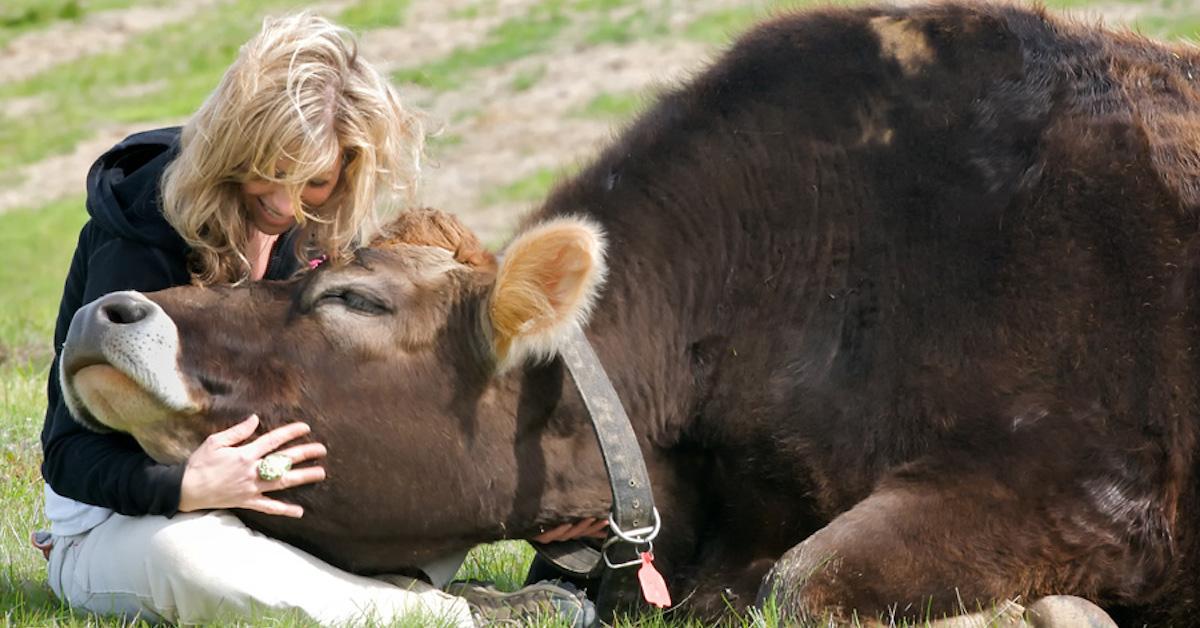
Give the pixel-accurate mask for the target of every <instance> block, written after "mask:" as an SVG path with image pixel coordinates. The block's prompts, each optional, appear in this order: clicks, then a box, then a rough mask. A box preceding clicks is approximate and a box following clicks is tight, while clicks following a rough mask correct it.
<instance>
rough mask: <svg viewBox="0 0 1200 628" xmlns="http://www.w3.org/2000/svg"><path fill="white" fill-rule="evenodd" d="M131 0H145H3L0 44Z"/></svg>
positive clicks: (131, 3)
mask: <svg viewBox="0 0 1200 628" xmlns="http://www.w3.org/2000/svg"><path fill="white" fill-rule="evenodd" d="M134 4H145V3H144V2H138V1H137V0H5V1H4V3H3V4H0V47H3V46H4V45H5V44H7V43H8V42H9V41H11V40H12V39H13V38H14V37H16V36H18V35H21V34H23V33H27V32H29V31H36V30H41V29H44V28H46V27H47V26H50V25H51V24H54V23H56V22H77V21H80V20H82V19H83V18H85V17H86V16H87V15H88V14H89V13H95V12H97V11H106V10H109V9H121V8H125V7H127V6H130V5H134ZM155 4H161V2H156V3H155Z"/></svg>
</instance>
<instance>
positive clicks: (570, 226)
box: [489, 218, 605, 369]
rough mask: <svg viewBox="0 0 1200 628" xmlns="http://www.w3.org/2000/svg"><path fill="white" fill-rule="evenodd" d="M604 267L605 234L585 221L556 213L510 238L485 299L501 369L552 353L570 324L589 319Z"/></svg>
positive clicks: (602, 278)
mask: <svg viewBox="0 0 1200 628" xmlns="http://www.w3.org/2000/svg"><path fill="white" fill-rule="evenodd" d="M604 272H605V264H604V235H603V233H602V232H601V231H600V229H599V228H598V227H597V226H596V225H594V224H592V223H590V222H588V221H586V220H582V219H578V218H560V219H557V220H553V221H550V222H547V223H544V224H541V225H538V226H536V227H534V228H532V229H530V230H528V231H526V232H525V233H523V234H521V235H520V236H518V237H517V238H516V239H515V240H513V242H512V244H510V245H509V246H508V248H507V249H506V250H505V252H504V257H503V259H502V261H501V263H500V270H499V272H498V273H497V274H496V284H495V287H494V288H493V289H492V295H491V300H490V304H489V305H490V311H489V319H490V324H491V331H492V334H491V335H492V348H493V350H494V351H495V354H496V357H497V358H498V359H499V363H500V367H501V369H503V368H506V367H508V366H511V365H514V364H518V363H520V362H522V361H523V360H525V359H526V358H529V357H543V358H544V357H549V356H551V355H553V354H554V353H555V352H556V351H557V349H558V346H559V343H560V342H561V339H562V337H563V335H564V332H565V331H566V330H567V329H569V327H570V325H572V324H574V323H579V324H583V323H584V322H585V321H586V320H587V317H588V314H589V312H590V310H591V306H592V302H593V301H595V299H596V295H597V293H599V291H600V285H601V283H603V281H604Z"/></svg>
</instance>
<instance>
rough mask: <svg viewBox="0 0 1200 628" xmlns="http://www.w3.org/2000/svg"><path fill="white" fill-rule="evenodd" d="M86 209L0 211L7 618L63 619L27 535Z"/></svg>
mask: <svg viewBox="0 0 1200 628" xmlns="http://www.w3.org/2000/svg"><path fill="white" fill-rule="evenodd" d="M86 216H87V214H86V213H85V212H84V209H83V199H82V198H73V199H69V200H65V201H62V202H59V203H55V204H53V205H50V206H48V207H44V208H42V209H38V210H21V211H13V212H9V213H6V214H0V250H3V251H4V252H5V255H6V259H5V263H4V264H0V294H2V295H4V300H3V304H4V307H3V308H2V309H0V354H4V355H5V356H6V357H4V358H2V359H0V468H2V469H4V472H3V473H0V503H2V504H4V508H3V513H2V514H0V558H2V559H3V561H4V567H3V571H2V572H0V609H7V610H5V611H4V615H3V616H0V617H2V618H3V619H2V621H3V622H4V623H6V624H8V623H11V624H15V625H31V624H45V623H48V622H47V619H48V618H49V617H56V618H65V617H66V615H65V614H63V613H62V612H60V609H58V604H57V603H56V602H55V601H54V599H53V596H52V595H51V593H50V591H49V589H48V588H47V587H46V583H45V576H44V571H43V570H44V566H43V565H42V559H41V556H40V555H39V554H36V553H35V552H34V551H33V549H32V548H31V547H29V542H28V540H27V539H28V534H29V533H30V532H32V531H33V529H34V528H35V527H44V525H45V521H44V519H43V517H42V515H41V500H42V487H41V475H40V472H39V470H38V466H39V465H40V464H41V451H40V448H39V445H38V441H37V438H38V434H39V433H40V432H41V426H42V416H43V413H44V411H45V405H46V395H45V391H46V378H47V376H48V373H49V362H50V357H51V356H52V355H53V346H52V339H53V333H54V320H55V318H56V317H57V309H58V300H59V297H60V296H61V293H62V284H63V279H64V278H65V277H66V271H67V266H68V265H69V263H70V257H71V254H72V252H73V251H74V248H75V235H76V234H77V233H78V231H79V228H80V226H82V224H83V222H84V220H85V218H86Z"/></svg>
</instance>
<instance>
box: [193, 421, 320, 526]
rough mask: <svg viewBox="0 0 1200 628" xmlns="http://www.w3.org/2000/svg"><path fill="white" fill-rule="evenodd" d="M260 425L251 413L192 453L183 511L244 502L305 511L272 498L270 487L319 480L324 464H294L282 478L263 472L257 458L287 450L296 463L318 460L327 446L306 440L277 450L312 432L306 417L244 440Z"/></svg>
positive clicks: (278, 511)
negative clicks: (266, 477) (264, 475)
mask: <svg viewBox="0 0 1200 628" xmlns="http://www.w3.org/2000/svg"><path fill="white" fill-rule="evenodd" d="M257 427H258V416H257V415H250V417H249V418H247V419H246V420H245V421H242V422H241V423H238V424H237V425H234V426H233V427H231V428H229V429H227V430H225V431H223V432H217V433H216V434H212V435H210V436H209V437H208V438H206V439H204V443H203V444H202V445H200V447H199V448H198V449H196V451H194V452H192V455H191V456H188V459H187V466H186V467H184V470H183V486H182V487H181V488H180V491H179V510H180V511H182V512H190V511H193V510H205V509H210V508H244V509H247V510H257V511H259V512H264V513H267V514H269V515H283V516H286V517H300V516H302V515H303V514H304V509H303V508H301V507H300V506H297V505H296V504H289V503H286V502H281V501H279V500H277V499H272V498H270V497H267V496H266V495H265V493H267V492H269V491H278V490H282V489H285V488H291V487H293V486H300V485H302V484H311V483H313V482H320V481H321V480H324V479H325V469H323V468H322V467H315V466H314V467H304V468H302V469H292V470H290V471H288V472H287V473H284V474H283V477H281V478H279V479H278V480H272V481H270V482H267V481H264V480H262V479H260V478H259V477H258V462H259V460H262V458H263V456H266V455H267V454H270V453H280V454H283V455H285V456H287V457H288V458H289V459H291V461H292V463H293V464H296V463H299V462H304V461H305V460H315V459H317V458H320V457H322V456H324V455H325V446H324V445H322V444H320V443H305V444H302V445H295V446H292V447H289V448H287V449H284V450H282V451H279V452H276V451H275V450H277V449H279V448H280V447H282V446H283V445H285V444H287V443H289V442H291V441H293V440H295V439H297V438H299V437H301V436H304V435H305V434H308V433H309V431H310V428H309V427H308V425H307V424H305V423H291V424H289V425H285V426H283V427H280V428H276V429H274V430H271V431H270V432H267V433H266V434H263V435H262V436H260V437H258V438H256V439H255V440H253V441H251V442H249V443H245V444H241V443H242V442H243V441H245V440H246V439H247V438H250V437H251V436H252V435H254V430H255V428H257Z"/></svg>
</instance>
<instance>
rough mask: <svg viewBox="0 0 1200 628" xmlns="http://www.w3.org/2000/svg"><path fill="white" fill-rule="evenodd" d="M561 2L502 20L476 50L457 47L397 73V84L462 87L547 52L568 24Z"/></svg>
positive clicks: (441, 88)
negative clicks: (492, 71)
mask: <svg viewBox="0 0 1200 628" xmlns="http://www.w3.org/2000/svg"><path fill="white" fill-rule="evenodd" d="M561 5H562V3H561V1H558V0H545V1H543V2H542V4H540V5H538V6H537V7H535V8H534V9H533V10H531V11H530V12H529V13H528V14H527V15H524V16H522V17H517V18H512V19H509V20H506V21H504V22H503V23H502V24H500V25H499V26H497V27H496V28H494V29H493V30H492V31H491V32H489V33H488V34H487V37H486V38H485V40H484V42H483V43H482V44H480V45H478V46H476V47H473V48H469V47H464V48H459V49H456V50H454V51H453V52H451V53H450V54H449V55H447V56H445V57H443V58H441V59H437V60H435V61H432V62H429V63H426V64H423V65H420V66H417V67H414V68H407V69H403V70H399V71H397V72H396V73H394V74H393V75H392V78H393V79H394V80H395V81H397V82H400V83H414V84H416V85H420V86H422V87H428V88H431V89H435V90H439V91H444V90H450V89H455V88H457V87H460V86H462V85H463V84H464V83H466V81H467V80H468V79H469V78H470V77H471V75H472V74H474V73H475V72H477V71H479V70H483V69H485V68H492V67H495V66H498V65H503V64H505V63H509V62H511V61H515V60H517V59H521V58H523V57H526V56H529V55H531V54H535V53H539V52H543V51H545V50H547V49H548V48H549V47H550V46H551V45H552V44H553V42H554V40H555V38H556V37H557V36H558V35H559V33H561V32H562V31H563V30H564V29H565V28H566V27H567V26H568V25H569V24H570V22H571V20H570V19H569V18H568V17H567V16H566V15H565V14H564V13H563V11H562V8H561Z"/></svg>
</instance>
